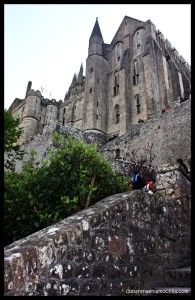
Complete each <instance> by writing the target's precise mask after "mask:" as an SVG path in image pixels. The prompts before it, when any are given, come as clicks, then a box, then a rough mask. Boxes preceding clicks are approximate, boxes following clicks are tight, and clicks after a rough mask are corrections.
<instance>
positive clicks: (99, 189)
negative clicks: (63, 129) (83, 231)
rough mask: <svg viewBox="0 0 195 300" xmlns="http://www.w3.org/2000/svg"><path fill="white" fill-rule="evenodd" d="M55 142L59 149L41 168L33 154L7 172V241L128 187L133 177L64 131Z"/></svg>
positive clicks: (56, 137)
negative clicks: (66, 135)
mask: <svg viewBox="0 0 195 300" xmlns="http://www.w3.org/2000/svg"><path fill="white" fill-rule="evenodd" d="M53 143H54V144H55V146H56V147H57V148H56V149H55V150H54V151H52V152H51V153H50V154H49V161H47V162H45V163H43V165H42V166H41V167H37V166H36V165H34V164H33V156H34V153H32V157H31V158H30V160H29V162H27V163H25V164H23V170H22V172H21V173H15V172H13V171H7V172H6V174H5V241H6V244H8V243H11V242H13V241H15V240H17V239H20V238H22V237H24V236H27V235H29V234H31V233H33V232H35V231H37V230H40V229H42V228H44V227H46V226H49V225H52V224H53V223H56V222H58V221H60V220H62V219H64V218H66V217H68V216H70V215H71V214H73V213H76V212H78V211H79V210H81V209H83V208H85V207H88V206H89V205H92V204H94V203H96V202H97V201H99V200H101V199H103V198H105V197H107V196H109V195H113V194H117V193H120V192H124V191H127V190H128V184H127V183H128V182H127V178H125V177H124V176H123V175H122V174H120V173H119V172H116V171H115V172H114V171H113V170H112V167H111V165H110V163H109V162H108V161H106V160H105V159H104V158H103V157H102V155H101V154H100V153H98V152H97V149H96V146H95V145H87V144H85V143H84V142H81V141H78V140H76V139H74V138H73V137H68V138H66V139H65V138H64V137H63V136H62V135H60V134H58V133H55V134H54V136H53Z"/></svg>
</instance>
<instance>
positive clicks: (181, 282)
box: [165, 266, 191, 287]
mask: <svg viewBox="0 0 195 300" xmlns="http://www.w3.org/2000/svg"><path fill="white" fill-rule="evenodd" d="M165 283H166V286H170V287H173V286H177V287H190V286H191V266H188V267H182V268H175V269H167V270H165Z"/></svg>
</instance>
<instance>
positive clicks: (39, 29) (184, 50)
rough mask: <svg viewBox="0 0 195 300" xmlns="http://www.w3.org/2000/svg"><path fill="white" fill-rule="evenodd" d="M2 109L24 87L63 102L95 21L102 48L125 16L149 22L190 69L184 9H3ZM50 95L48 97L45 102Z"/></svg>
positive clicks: (141, 6)
mask: <svg viewBox="0 0 195 300" xmlns="http://www.w3.org/2000/svg"><path fill="white" fill-rule="evenodd" d="M4 12H5V14H4V16H5V19H4V20H5V21H4V22H5V23H4V24H5V27H4V28H5V29H4V30H5V31H4V36H5V52H4V53H5V60H4V61H5V62H4V70H5V81H4V83H5V89H4V90H5V95H4V106H5V108H9V106H10V105H11V103H12V102H13V100H14V99H15V98H16V97H17V98H21V99H23V98H24V96H25V93H26V87H27V83H28V81H32V88H33V89H35V90H41V86H42V87H43V88H44V91H43V96H44V97H48V98H54V99H56V100H60V99H61V100H64V95H65V92H66V91H67V90H68V88H69V85H70V84H71V82H72V78H73V75H74V73H75V72H76V73H78V71H79V68H80V65H81V63H83V67H84V73H85V64H86V58H87V54H88V42H89V37H90V35H91V32H92V29H93V26H94V23H95V20H96V17H98V21H99V24H100V29H101V32H102V35H103V38H104V42H105V43H110V42H111V41H112V39H113V37H114V35H115V33H116V31H117V29H118V27H119V25H120V23H121V22H122V20H123V18H124V16H125V15H126V16H129V17H132V18H135V19H138V20H140V21H147V20H148V19H150V20H151V21H152V22H153V23H154V24H155V25H156V28H157V29H159V30H160V31H161V32H162V33H163V35H164V37H165V38H167V39H168V40H169V41H170V42H171V44H172V46H174V47H175V48H176V49H177V50H178V52H179V54H180V55H182V56H183V57H184V59H185V60H186V61H187V62H188V63H189V64H191V5H189V4H136V5H135V4H128V5H125V4H123V5H119V4H110V5H109V4H89V5H88V4H64V5H62V4H56V5H54V4H51V5H49V4H46V5H39V4H6V5H4ZM50 93H51V96H50Z"/></svg>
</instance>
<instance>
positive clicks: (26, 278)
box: [4, 191, 190, 296]
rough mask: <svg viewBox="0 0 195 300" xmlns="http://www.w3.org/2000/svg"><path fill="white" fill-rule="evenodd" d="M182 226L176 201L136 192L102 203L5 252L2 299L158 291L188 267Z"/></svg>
mask: <svg viewBox="0 0 195 300" xmlns="http://www.w3.org/2000/svg"><path fill="white" fill-rule="evenodd" d="M189 233H190V227H189V221H188V219H186V215H185V214H184V213H183V206H182V205H181V202H180V201H179V199H172V200H170V198H157V197H155V196H154V195H149V194H145V193H143V192H141V191H133V192H130V193H122V194H118V195H113V196H110V197H107V198H105V199H104V200H102V201H100V202H98V203H97V204H96V205H94V206H92V207H91V208H88V209H86V210H83V211H81V212H79V213H77V214H75V215H73V216H71V217H69V218H67V219H65V220H63V221H61V222H59V223H57V224H55V225H52V226H50V227H48V228H45V229H43V230H41V231H38V232H36V233H34V234H33V235H30V236H28V237H26V238H24V239H21V240H18V241H16V242H14V243H13V244H11V245H9V246H7V247H6V248H5V264H4V266H5V295H14V296H19V295H27V296H34V295H36V296H38V295H40V296H50V295H52V296H54V295H57V296H60V295H81V296H84V295H92V296H95V295H98V296H100V295H106V296H109V295H123V296H124V295H127V292H126V291H127V290H130V289H151V288H155V287H157V286H161V287H162V286H163V284H164V278H163V272H164V270H165V268H167V267H175V266H178V265H180V264H181V265H182V264H184V265H185V263H187V262H188V259H189V258H190V237H189V235H190V234H189Z"/></svg>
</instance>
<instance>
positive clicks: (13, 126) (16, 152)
mask: <svg viewBox="0 0 195 300" xmlns="http://www.w3.org/2000/svg"><path fill="white" fill-rule="evenodd" d="M19 122H20V120H19V118H18V119H14V117H13V116H12V114H11V113H10V112H9V111H7V110H4V152H5V160H4V165H5V167H6V169H12V168H13V165H14V162H15V160H16V159H21V158H22V156H23V154H24V151H22V150H20V146H19V145H18V144H17V140H18V139H19V137H20V135H21V133H22V129H21V128H19Z"/></svg>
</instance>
